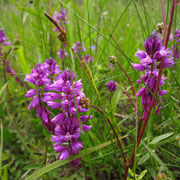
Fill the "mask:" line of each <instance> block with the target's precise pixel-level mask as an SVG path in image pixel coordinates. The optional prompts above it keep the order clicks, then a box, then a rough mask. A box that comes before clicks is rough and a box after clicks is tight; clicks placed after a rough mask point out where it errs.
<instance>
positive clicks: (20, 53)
mask: <svg viewBox="0 0 180 180" xmlns="http://www.w3.org/2000/svg"><path fill="white" fill-rule="evenodd" d="M16 53H17V57H18V61H19V64H20V66H21V69H22V71H23V73H24V74H28V73H29V72H30V69H29V67H28V64H27V62H26V59H25V57H24V52H23V49H22V47H21V46H19V47H18V49H17V50H16Z"/></svg>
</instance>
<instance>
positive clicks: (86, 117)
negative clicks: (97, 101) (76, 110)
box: [80, 115, 92, 122]
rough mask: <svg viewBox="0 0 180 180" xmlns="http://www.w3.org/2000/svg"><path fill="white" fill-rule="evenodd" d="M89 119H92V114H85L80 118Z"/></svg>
mask: <svg viewBox="0 0 180 180" xmlns="http://www.w3.org/2000/svg"><path fill="white" fill-rule="evenodd" d="M87 119H92V116H91V115H90V116H89V115H84V116H81V117H80V120H81V121H82V122H85V121H86V120H87Z"/></svg>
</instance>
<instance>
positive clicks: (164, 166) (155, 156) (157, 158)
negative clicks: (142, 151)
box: [142, 141, 174, 179]
mask: <svg viewBox="0 0 180 180" xmlns="http://www.w3.org/2000/svg"><path fill="white" fill-rule="evenodd" d="M142 144H143V146H144V147H145V148H146V149H147V150H148V151H149V153H150V154H151V155H152V156H153V157H154V158H155V159H156V160H157V161H158V163H159V164H160V165H161V166H162V167H163V169H164V170H165V171H166V172H167V174H168V175H169V176H170V177H171V178H172V179H174V176H173V174H172V173H171V172H170V171H169V169H168V167H167V166H166V165H165V164H164V163H163V161H162V160H161V159H160V158H159V157H158V156H157V155H156V154H155V153H154V152H153V151H152V149H151V148H149V146H148V145H146V144H144V142H143V141H142Z"/></svg>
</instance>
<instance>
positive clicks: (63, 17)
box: [54, 8, 69, 24]
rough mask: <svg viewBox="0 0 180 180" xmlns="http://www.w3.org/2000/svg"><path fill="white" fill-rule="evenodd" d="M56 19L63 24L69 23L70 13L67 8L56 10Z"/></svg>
mask: <svg viewBox="0 0 180 180" xmlns="http://www.w3.org/2000/svg"><path fill="white" fill-rule="evenodd" d="M54 19H56V20H57V21H59V23H63V24H69V21H68V13H67V11H66V10H65V9H63V8H61V9H60V10H59V12H57V11H56V12H55V13H54Z"/></svg>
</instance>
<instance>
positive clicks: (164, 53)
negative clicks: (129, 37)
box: [132, 32, 174, 119]
mask: <svg viewBox="0 0 180 180" xmlns="http://www.w3.org/2000/svg"><path fill="white" fill-rule="evenodd" d="M144 48H145V51H140V50H138V52H137V53H136V56H137V57H138V58H139V59H140V62H141V64H133V63H132V66H133V67H134V68H135V69H136V70H138V71H143V70H145V74H144V75H143V76H142V77H141V78H142V80H143V81H144V83H145V84H146V85H147V86H148V87H149V89H150V90H151V91H152V92H153V93H154V92H155V88H156V85H157V77H158V73H159V70H158V69H159V68H160V67H161V63H162V60H163V59H164V68H167V67H169V66H171V65H173V64H174V61H173V60H172V59H171V58H169V55H170V53H171V51H169V50H168V48H165V47H164V46H162V41H161V40H159V39H158V35H157V34H156V33H155V32H153V33H152V34H151V36H150V38H148V39H146V41H145V43H144ZM165 79H166V77H164V75H163V76H162V77H161V80H160V86H159V89H158V94H157V95H158V97H159V100H160V101H162V100H161V96H163V95H164V94H166V93H167V91H166V90H161V85H163V84H164V83H165V82H164V80H165ZM137 83H142V81H141V79H139V80H138V81H137ZM136 95H137V96H141V97H142V106H143V110H144V111H143V117H142V118H143V119H145V118H146V116H147V113H148V111H149V108H150V104H151V100H152V98H153V96H152V94H151V93H150V92H149V90H148V89H147V88H146V87H143V88H142V89H140V90H139V92H138V93H137V94H136ZM156 106H158V107H157V109H156V114H158V112H159V110H160V108H161V106H160V105H158V102H157V101H155V102H154V105H153V107H154V108H155V107H156Z"/></svg>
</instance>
